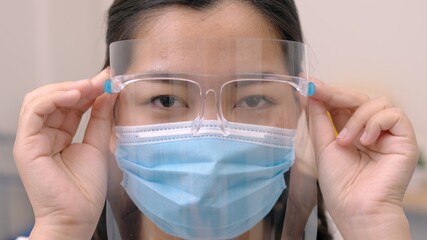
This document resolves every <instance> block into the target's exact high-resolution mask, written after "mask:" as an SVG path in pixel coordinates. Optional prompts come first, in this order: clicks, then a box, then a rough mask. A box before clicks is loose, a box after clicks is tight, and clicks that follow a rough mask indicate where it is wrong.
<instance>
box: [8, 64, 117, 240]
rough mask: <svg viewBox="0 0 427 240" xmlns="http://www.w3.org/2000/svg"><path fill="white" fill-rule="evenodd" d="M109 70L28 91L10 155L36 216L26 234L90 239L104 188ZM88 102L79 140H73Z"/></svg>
mask: <svg viewBox="0 0 427 240" xmlns="http://www.w3.org/2000/svg"><path fill="white" fill-rule="evenodd" d="M108 76H109V71H108V69H106V70H104V71H102V72H101V73H99V74H98V75H97V76H95V77H94V78H93V79H90V80H89V79H88V80H81V81H78V82H65V83H57V84H52V85H47V86H44V87H41V88H39V89H36V90H34V91H32V92H30V93H28V94H27V95H26V97H25V99H24V102H23V105H22V109H21V112H20V117H19V124H18V130H17V135H16V141H15V146H14V158H15V161H16V165H17V168H18V171H19V174H20V176H21V178H22V181H23V184H24V186H25V189H26V191H27V194H28V197H29V199H30V202H31V205H32V207H33V210H34V215H35V226H34V229H33V231H32V233H31V236H30V238H31V239H39V238H40V239H90V237H91V236H92V234H93V232H94V230H95V228H96V225H97V222H98V220H99V217H100V214H101V212H102V209H103V206H104V202H105V197H106V192H107V155H108V153H109V142H110V134H111V128H112V105H113V104H112V101H111V99H110V96H109V95H106V94H103V87H102V86H103V83H104V81H105V80H106V79H107V78H108ZM90 107H92V113H91V117H90V120H89V123H88V126H87V129H86V132H85V135H84V139H83V142H82V143H72V140H73V137H74V135H75V133H76V131H77V128H78V126H79V123H80V120H81V117H82V115H83V113H84V112H86V111H87V110H88V109H89V108H90Z"/></svg>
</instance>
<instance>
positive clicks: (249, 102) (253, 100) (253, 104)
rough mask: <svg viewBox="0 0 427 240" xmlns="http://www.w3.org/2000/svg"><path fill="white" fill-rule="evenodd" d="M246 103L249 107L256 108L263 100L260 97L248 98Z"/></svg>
mask: <svg viewBox="0 0 427 240" xmlns="http://www.w3.org/2000/svg"><path fill="white" fill-rule="evenodd" d="M245 102H246V104H247V105H248V106H249V107H256V106H258V104H259V103H260V102H261V98H260V97H248V98H247V99H246V100H245Z"/></svg>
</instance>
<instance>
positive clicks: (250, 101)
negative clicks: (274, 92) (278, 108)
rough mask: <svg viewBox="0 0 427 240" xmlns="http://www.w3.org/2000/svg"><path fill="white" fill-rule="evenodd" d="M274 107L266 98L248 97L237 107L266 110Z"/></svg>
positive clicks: (240, 101)
mask: <svg viewBox="0 0 427 240" xmlns="http://www.w3.org/2000/svg"><path fill="white" fill-rule="evenodd" d="M270 105H272V102H271V101H270V100H268V99H267V98H266V97H264V96H247V97H244V98H243V99H241V100H239V101H238V102H237V104H236V106H235V107H241V108H264V107H268V106H270Z"/></svg>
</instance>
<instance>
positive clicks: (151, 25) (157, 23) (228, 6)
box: [136, 1, 279, 39]
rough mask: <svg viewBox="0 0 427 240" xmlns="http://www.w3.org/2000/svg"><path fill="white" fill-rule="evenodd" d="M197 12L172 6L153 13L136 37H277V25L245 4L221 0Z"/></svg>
mask: <svg viewBox="0 0 427 240" xmlns="http://www.w3.org/2000/svg"><path fill="white" fill-rule="evenodd" d="M219 2H221V3H218V4H216V5H214V6H212V7H210V8H207V9H203V10H194V9H191V8H188V7H182V6H177V5H173V6H170V7H166V8H163V9H160V10H158V11H157V12H155V13H153V14H152V15H151V16H150V17H149V18H146V19H148V21H143V25H142V26H141V27H140V29H138V31H137V34H136V36H137V38H174V39H179V38H183V37H185V38H188V37H202V36H203V37H206V38H225V37H227V38H277V37H278V36H279V35H278V34H277V33H276V31H275V29H274V26H273V25H272V24H271V23H270V22H268V20H267V19H266V18H265V17H264V16H263V15H262V13H261V12H259V10H258V9H256V8H255V7H253V6H252V5H250V4H249V3H244V2H243V1H219Z"/></svg>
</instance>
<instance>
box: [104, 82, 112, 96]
mask: <svg viewBox="0 0 427 240" xmlns="http://www.w3.org/2000/svg"><path fill="white" fill-rule="evenodd" d="M111 85H112V83H111V80H110V79H108V80H105V82H104V92H106V93H108V94H111Z"/></svg>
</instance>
